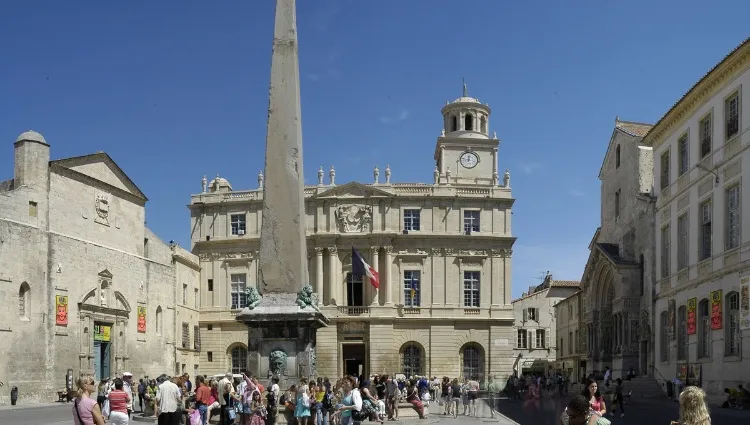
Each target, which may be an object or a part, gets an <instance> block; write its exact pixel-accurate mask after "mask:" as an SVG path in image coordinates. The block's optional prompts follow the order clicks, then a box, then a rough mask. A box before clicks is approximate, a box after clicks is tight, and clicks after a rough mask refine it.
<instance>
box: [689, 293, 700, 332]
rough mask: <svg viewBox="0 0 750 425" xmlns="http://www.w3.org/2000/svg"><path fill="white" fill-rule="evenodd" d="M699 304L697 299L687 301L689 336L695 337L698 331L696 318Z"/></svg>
mask: <svg viewBox="0 0 750 425" xmlns="http://www.w3.org/2000/svg"><path fill="white" fill-rule="evenodd" d="M697 303H698V299H697V298H690V299H689V300H688V301H687V334H688V335H695V332H696V331H697V321H696V317H695V313H696V307H697Z"/></svg>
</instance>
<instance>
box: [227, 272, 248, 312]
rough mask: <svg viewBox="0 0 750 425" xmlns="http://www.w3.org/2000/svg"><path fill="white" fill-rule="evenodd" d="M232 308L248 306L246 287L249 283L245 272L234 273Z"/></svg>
mask: <svg viewBox="0 0 750 425" xmlns="http://www.w3.org/2000/svg"><path fill="white" fill-rule="evenodd" d="M231 279H232V288H231V289H232V308H233V309H238V308H245V307H247V296H246V295H245V287H246V285H247V281H246V279H247V276H245V275H244V274H233V275H232V277H231Z"/></svg>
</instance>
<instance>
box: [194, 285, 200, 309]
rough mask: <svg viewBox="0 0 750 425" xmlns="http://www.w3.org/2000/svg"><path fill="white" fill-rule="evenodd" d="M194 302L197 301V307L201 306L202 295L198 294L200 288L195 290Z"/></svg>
mask: <svg viewBox="0 0 750 425" xmlns="http://www.w3.org/2000/svg"><path fill="white" fill-rule="evenodd" d="M193 303H195V308H196V309H198V308H200V305H201V302H200V296H199V295H198V290H197V289H194V290H193Z"/></svg>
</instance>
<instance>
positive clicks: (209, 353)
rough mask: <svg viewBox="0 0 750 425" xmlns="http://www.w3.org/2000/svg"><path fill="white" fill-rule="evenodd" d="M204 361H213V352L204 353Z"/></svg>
mask: <svg viewBox="0 0 750 425" xmlns="http://www.w3.org/2000/svg"><path fill="white" fill-rule="evenodd" d="M206 359H207V360H208V361H209V362H212V361H214V353H213V351H206Z"/></svg>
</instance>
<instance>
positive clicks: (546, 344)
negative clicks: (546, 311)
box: [544, 330, 550, 348]
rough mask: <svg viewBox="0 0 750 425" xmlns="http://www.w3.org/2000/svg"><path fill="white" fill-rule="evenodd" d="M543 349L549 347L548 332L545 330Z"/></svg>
mask: <svg viewBox="0 0 750 425" xmlns="http://www.w3.org/2000/svg"><path fill="white" fill-rule="evenodd" d="M544 347H545V348H550V345H549V332H547V330H545V331H544Z"/></svg>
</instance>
